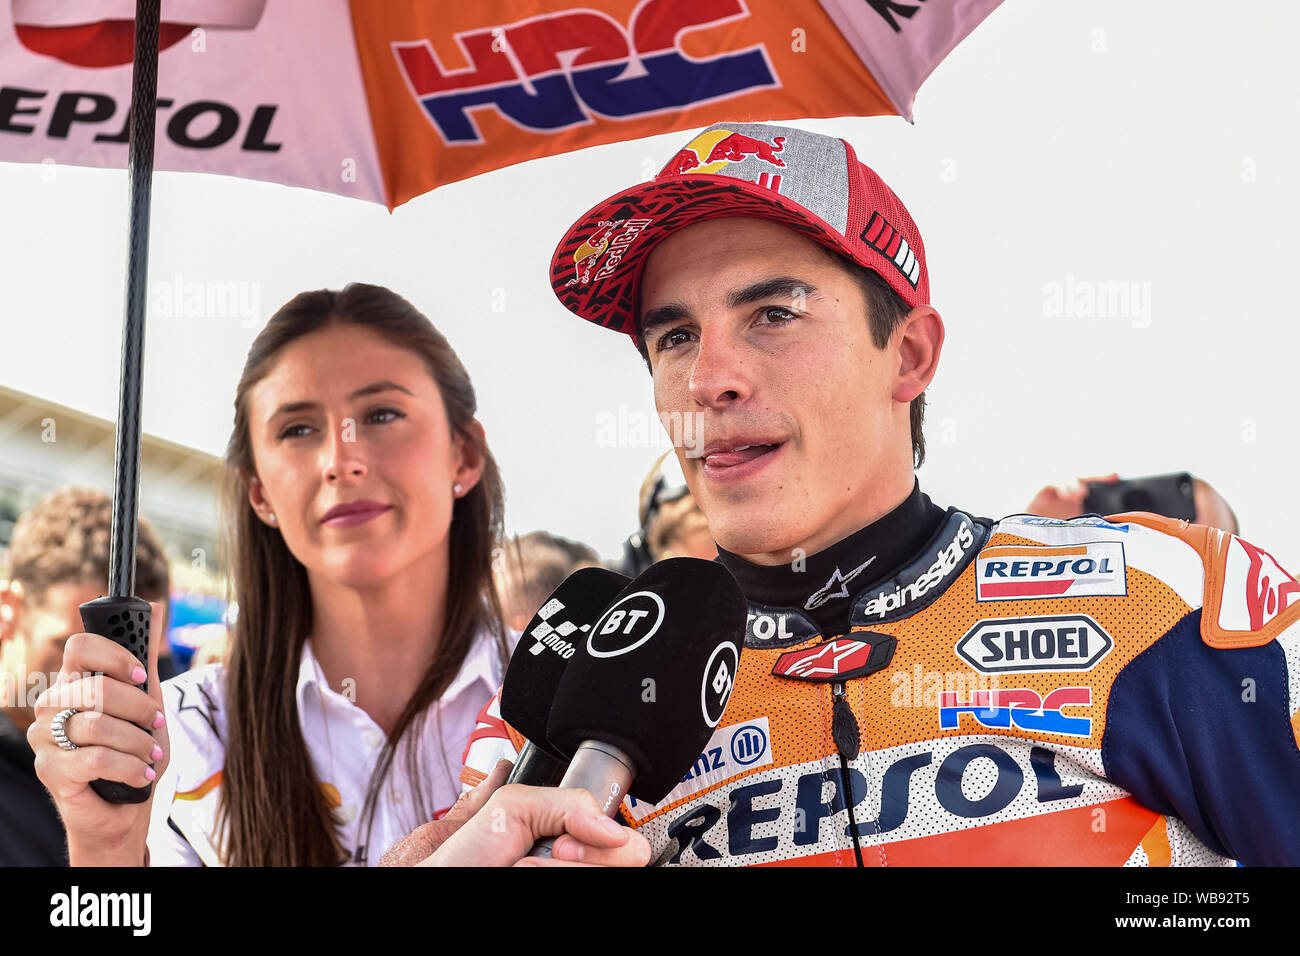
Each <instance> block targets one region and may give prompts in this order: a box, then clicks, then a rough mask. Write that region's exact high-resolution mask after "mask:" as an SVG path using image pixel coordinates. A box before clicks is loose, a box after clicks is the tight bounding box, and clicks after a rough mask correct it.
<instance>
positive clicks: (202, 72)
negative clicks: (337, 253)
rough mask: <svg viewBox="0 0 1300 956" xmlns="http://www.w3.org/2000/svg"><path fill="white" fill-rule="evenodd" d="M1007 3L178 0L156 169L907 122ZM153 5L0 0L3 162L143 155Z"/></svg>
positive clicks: (459, 166)
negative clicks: (137, 26) (940, 70)
mask: <svg viewBox="0 0 1300 956" xmlns="http://www.w3.org/2000/svg"><path fill="white" fill-rule="evenodd" d="M999 2H1000V0H927V2H925V3H923V4H922V3H919V2H893V0H867V2H864V0H585V2H584V3H582V4H578V3H577V2H576V0H531V2H521V0H475V2H474V3H459V2H452V0H385V2H384V3H373V2H371V3H366V2H358V0H351V2H349V0H277V2H275V3H268V2H267V0H225V2H214V0H164V2H163V3H162V15H161V24H160V27H159V47H160V53H159V62H158V88H159V98H158V132H157V146H156V158H155V167H156V168H158V169H165V170H180V171H195V172H211V173H223V174H227V175H234V176H240V177H244V178H249V179H260V180H266V181H270V182H277V183H283V184H286V185H291V186H304V187H307V188H310V189H319V190H324V191H326V192H333V193H338V194H341V195H346V196H353V197H356V198H360V199H365V200H369V201H372V202H378V203H383V204H385V205H386V206H388V207H389V208H390V209H391V208H394V207H396V206H398V205H400V204H402V203H404V202H406V201H408V200H410V199H412V198H414V197H415V196H418V195H421V194H422V193H425V192H428V191H429V190H431V189H434V188H435V187H437V186H440V185H443V184H445V183H450V182H455V181H457V180H461V179H465V178H467V177H469V176H474V175H477V174H478V173H483V172H487V171H489V170H492V169H497V168H500V167H502V166H508V165H511V164H513V163H518V162H522V161H525V160H528V159H534V158H537V157H540V156H550V155H554V154H556V153H561V152H566V151H569V150H575V149H581V148H583V147H586V146H593V145H597V144H601V143H610V142H616V141H621V140H627V139H636V138H639V137H643V136H649V135H652V134H656V133H664V132H669V131H672V130H678V129H691V128H695V127H701V126H707V125H709V124H711V123H714V122H717V121H718V120H720V119H744V118H760V119H765V120H778V119H782V118H795V117H803V118H816V117H830V116H869V115H880V114H898V115H901V116H903V117H905V118H907V119H909V120H910V119H911V117H912V102H913V99H914V97H915V95H916V92H917V89H918V88H919V87H920V85H921V83H922V82H923V81H924V80H925V78H926V77H927V76H929V75H930V73H931V72H932V71H933V70H934V68H935V66H937V65H938V63H939V62H940V61H941V60H942V59H943V58H944V56H946V55H947V54H948V53H949V52H950V51H951V50H952V49H953V47H954V46H956V44H957V43H958V42H960V41H961V39H962V38H963V37H965V36H966V35H967V34H968V33H969V32H970V31H971V30H972V29H974V27H975V26H976V25H977V24H978V23H979V22H980V21H981V20H983V19H984V17H986V16H987V15H988V14H989V12H991V11H992V10H993V9H994V8H995V7H996V6H997V5H998V3H999ZM134 16H135V4H134V2H133V0H63V2H60V3H57V4H51V3H48V2H46V0H11V2H9V3H4V4H0V77H3V85H0V160H9V161H18V162H49V161H53V162H56V163H62V164H70V165H83V166H104V167H122V166H125V165H126V154H127V148H126V143H127V113H128V106H129V103H130V100H131V51H132V35H133V24H132V20H133V18H134ZM650 172H652V171H650ZM647 175H649V173H647Z"/></svg>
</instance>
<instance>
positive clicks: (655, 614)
mask: <svg viewBox="0 0 1300 956" xmlns="http://www.w3.org/2000/svg"><path fill="white" fill-rule="evenodd" d="M663 622H664V602H663V598H661V597H659V595H657V594H655V593H654V592H653V591H635V592H633V593H632V594H629V595H628V596H627V597H625V598H623V599H622V600H621V601H619V602H617V603H616V604H614V605H613V606H611V607H609V608H607V609H606V611H605V613H604V614H602V615H601V616H600V617H599V618H597V620H596V623H595V624H593V625H592V626H591V630H590V631H588V632H587V650H588V652H589V653H590V654H591V656H592V657H618V656H619V655H621V654H626V653H628V652H629V651H634V650H636V649H637V648H638V647H640V646H641V645H642V644H644V643H645V642H646V641H648V640H650V638H652V637H654V635H655V632H656V631H658V630H659V626H660V625H661V624H663Z"/></svg>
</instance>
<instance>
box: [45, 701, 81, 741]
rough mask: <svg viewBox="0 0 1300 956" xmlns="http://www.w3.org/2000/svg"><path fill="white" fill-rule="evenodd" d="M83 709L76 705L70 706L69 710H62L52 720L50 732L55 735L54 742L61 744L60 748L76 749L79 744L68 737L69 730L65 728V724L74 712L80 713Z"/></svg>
mask: <svg viewBox="0 0 1300 956" xmlns="http://www.w3.org/2000/svg"><path fill="white" fill-rule="evenodd" d="M79 713H81V711H79V710H77V708H75V707H69V708H68V709H67V710H61V711H59V712H58V714H56V715H55V717H54V719H53V720H52V721H50V733H51V734H53V735H54V742H55V743H56V744H58V745H59V749H60V750H76V749H77V746H78V745H77V744H74V743H73V742H72V741H71V740H69V739H68V732H67V731H66V730H64V728H63V725H64V723H65V722H66V721H67V719H68V718H69V717H71V716H72V715H73V714H79Z"/></svg>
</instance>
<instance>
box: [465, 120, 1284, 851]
mask: <svg viewBox="0 0 1300 956" xmlns="http://www.w3.org/2000/svg"><path fill="white" fill-rule="evenodd" d="M723 147H726V148H723ZM719 157H721V158H719ZM551 276H552V283H553V286H554V288H555V291H556V294H557V295H558V296H559V297H560V299H561V301H562V302H563V303H564V304H565V305H566V306H567V307H568V308H569V309H570V310H572V311H574V312H575V313H576V314H578V315H579V316H581V317H583V318H587V319H590V320H592V321H596V322H599V323H601V324H603V325H606V326H609V327H612V328H614V329H617V330H619V331H622V332H625V333H627V334H629V335H631V336H632V338H633V340H634V341H635V342H636V344H637V346H638V348H639V349H640V350H641V352H642V355H643V356H645V357H646V360H647V362H648V364H649V366H650V369H651V373H652V376H653V379H654V390H655V400H656V405H657V407H658V409H659V411H660V413H661V416H663V417H664V419H665V422H666V423H676V422H685V421H690V422H692V423H693V424H694V425H695V427H696V429H697V430H696V431H695V432H694V433H693V436H692V440H690V441H683V440H682V437H683V436H682V435H677V436H674V438H675V444H676V445H677V454H678V456H679V459H680V460H681V463H682V467H683V472H684V474H685V476H686V478H687V482H688V484H689V485H690V488H691V492H692V494H693V495H694V496H695V498H696V500H697V501H698V502H699V504H700V506H701V508H702V509H703V511H704V513H705V515H706V516H707V517H708V519H709V525H710V529H711V531H712V533H713V535H714V537H715V539H716V540H717V542H718V545H719V548H720V554H719V560H721V561H722V562H723V563H724V564H725V565H726V566H727V567H728V568H729V569H730V570H731V571H732V572H733V573H734V575H735V576H736V578H737V580H738V581H739V582H740V584H741V586H742V588H743V589H744V591H745V594H746V596H747V597H748V598H749V601H750V615H749V623H748V632H747V634H746V639H745V645H746V650H745V653H744V655H742V660H741V666H740V671H739V674H738V675H737V679H736V683H735V686H734V690H733V691H732V695H731V699H730V702H729V704H728V706H727V710H726V714H725V716H724V718H723V721H722V723H721V724H720V725H719V727H718V729H717V731H716V733H715V734H714V735H713V738H712V739H711V740H710V741H709V744H708V745H707V746H706V748H705V750H704V752H703V753H702V754H701V755H700V757H699V759H698V760H697V761H696V764H695V766H694V767H692V769H691V770H690V771H689V772H688V773H687V775H686V777H685V778H684V779H683V780H682V782H681V783H680V784H679V785H678V786H677V788H676V789H675V790H674V791H673V792H672V793H670V794H669V796H668V797H667V798H666V799H665V800H664V801H662V802H661V803H659V804H657V805H654V806H648V805H645V804H642V803H637V802H636V801H634V800H629V801H628V802H627V803H625V804H624V806H623V808H622V811H621V812H622V815H623V818H624V820H625V821H626V822H627V823H628V824H629V825H631V826H633V827H636V828H637V829H638V830H639V831H640V832H641V833H642V834H644V835H645V836H646V837H647V838H648V839H649V841H650V843H651V847H652V857H651V858H652V861H653V862H655V863H657V864H662V865H743V864H824V865H832V866H849V865H859V866H863V865H865V866H886V865H899V864H1104V865H1121V864H1123V865H1170V864H1175V865H1177V864H1190V865H1207V864H1226V863H1230V862H1231V861H1233V860H1240V861H1242V862H1243V863H1246V864H1296V863H1300V812H1298V811H1300V745H1298V742H1297V741H1298V738H1300V714H1298V713H1297V710H1298V708H1300V584H1298V583H1297V582H1296V581H1295V580H1294V579H1293V578H1291V576H1290V575H1288V574H1287V573H1286V572H1285V571H1283V570H1282V569H1281V568H1280V567H1279V566H1278V564H1277V563H1276V561H1274V560H1273V558H1272V557H1271V556H1270V555H1269V554H1268V553H1267V552H1264V551H1262V550H1260V549H1258V548H1256V547H1254V546H1252V545H1250V544H1248V543H1246V542H1245V541H1243V540H1241V539H1240V538H1237V537H1235V536H1232V535H1229V534H1226V533H1224V532H1221V531H1218V530H1216V529H1212V528H1208V527H1204V526H1199V525H1189V524H1187V523H1186V522H1180V521H1171V520H1168V519H1163V518H1158V517H1156V516H1154V515H1148V514H1127V515H1118V516H1112V517H1110V518H1106V519H1103V518H1099V517H1084V518H1076V519H1073V520H1069V521H1063V520H1057V519H1049V518H1035V517H1029V516H1018V517H1013V518H1006V519H1004V520H1002V521H991V520H988V519H985V518H980V517H977V516H975V515H973V514H970V513H968V512H964V511H961V510H958V509H955V508H949V509H948V510H946V511H945V510H944V509H942V508H940V507H938V506H936V505H934V504H932V503H931V502H930V500H929V498H928V497H926V496H925V495H923V494H922V493H921V490H920V487H919V485H918V484H917V482H916V479H915V475H914V468H915V467H916V466H919V464H920V461H921V459H922V457H923V455H924V443H923V440H922V439H921V436H920V417H921V415H920V412H921V407H920V402H923V397H922V396H923V392H924V389H925V387H926V386H927V385H928V384H929V382H930V380H931V379H932V378H933V376H934V374H935V370H936V367H937V363H938V358H939V352H940V349H941V346H942V342H943V324H942V321H941V320H940V318H939V316H938V313H937V312H936V311H935V310H934V309H933V308H932V307H931V306H930V305H929V301H928V300H929V276H928V273H927V271H926V263H925V252H924V247H923V246H922V243H921V237H920V235H919V232H918V231H917V228H916V226H915V224H914V222H913V221H912V219H911V216H910V215H909V214H908V212H907V210H906V209H905V208H904V207H903V205H902V203H901V202H900V201H899V200H898V198H897V197H896V196H895V195H894V194H893V192H892V191H891V190H890V189H889V188H888V186H886V185H885V184H884V182H883V181H882V180H880V178H879V177H878V176H876V174H875V173H874V172H872V171H871V170H870V169H868V168H867V167H866V166H864V165H863V164H861V163H859V162H858V161H857V159H856V156H855V155H854V152H853V150H852V148H851V147H850V146H849V145H848V144H847V143H845V142H844V141H842V140H836V139H833V138H830V137H826V136H820V135H816V134H812V133H808V132H804V131H801V130H797V129H787V128H780V127H773V126H764V125H755V124H725V125H723V126H718V127H713V128H710V129H709V130H706V131H705V132H704V133H701V134H700V135H699V136H697V137H696V138H695V139H693V140H692V141H691V143H689V144H688V145H687V146H686V147H685V148H683V149H682V150H681V151H679V152H678V153H677V154H676V156H674V157H673V159H672V161H670V163H669V164H668V166H666V167H665V170H664V171H663V172H662V173H660V175H659V176H658V177H657V178H656V179H654V180H652V181H651V182H649V183H645V184H641V185H640V186H636V187H632V188H631V189H628V190H625V191H624V192H622V193H620V194H618V195H616V196H614V197H612V198H611V199H610V200H608V201H606V202H604V203H602V204H600V205H599V206H597V207H596V208H594V209H593V210H591V212H589V213H588V214H587V215H586V216H584V217H582V219H580V220H579V221H578V223H577V224H575V225H574V227H573V228H571V229H570V230H569V232H568V233H567V234H566V236H565V238H564V240H563V241H562V242H561V243H560V245H559V248H558V249H557V251H556V255H555V259H554V262H553V264H552V270H551ZM885 286H887V288H885ZM864 311H865V313H866V318H864V315H863V313H864ZM674 416H675V417H674ZM688 427H689V426H688ZM670 430H671V429H670ZM519 745H520V739H519V737H518V735H517V734H515V733H514V732H513V730H512V729H511V728H508V727H507V726H505V725H504V724H503V723H502V722H501V720H500V717H499V714H498V712H497V710H496V708H495V705H494V704H489V706H488V707H487V708H485V709H484V712H483V714H482V715H481V717H480V724H479V727H478V729H477V730H476V732H475V734H474V737H473V738H471V741H470V745H469V747H468V748H467V751H466V769H465V772H464V775H463V779H464V780H465V782H466V783H473V782H476V781H477V780H478V779H480V778H481V775H482V774H483V773H485V772H487V771H488V770H490V769H491V768H492V766H493V765H494V763H495V760H496V758H497V757H498V756H500V755H502V754H503V753H504V754H505V755H507V756H508V755H510V752H511V751H512V750H513V749H515V748H517V747H518V746H519Z"/></svg>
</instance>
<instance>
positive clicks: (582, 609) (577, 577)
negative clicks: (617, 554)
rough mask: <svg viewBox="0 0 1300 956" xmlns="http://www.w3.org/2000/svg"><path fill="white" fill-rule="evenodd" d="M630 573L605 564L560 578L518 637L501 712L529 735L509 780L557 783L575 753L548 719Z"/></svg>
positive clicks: (517, 728)
mask: <svg viewBox="0 0 1300 956" xmlns="http://www.w3.org/2000/svg"><path fill="white" fill-rule="evenodd" d="M628 581H629V579H628V578H627V577H626V576H625V575H622V574H618V573H617V572H615V571H608V570H606V569H605V568H579V569H578V570H577V571H574V572H573V573H572V574H570V575H569V576H568V577H567V578H565V579H564V581H563V582H561V584H560V586H559V587H558V588H556V589H555V590H554V591H553V592H552V593H551V596H550V597H549V598H547V599H546V602H545V603H544V604H543V605H542V606H541V607H540V608H538V610H537V613H536V614H534V615H533V618H532V620H531V621H529V622H528V627H527V628H525V629H524V632H523V634H521V635H520V637H519V643H518V644H517V645H516V646H515V652H514V654H513V655H511V658H510V666H509V667H508V668H507V669H506V676H505V680H504V681H503V682H502V684H501V718H502V719H503V720H504V721H506V723H508V724H510V726H512V727H514V728H515V730H517V731H519V733H521V734H523V735H524V737H526V738H527V739H528V743H527V744H525V745H524V748H523V750H521V751H520V753H519V757H518V759H516V760H515V766H514V769H513V770H511V771H510V777H509V779H508V780H507V781H506V782H507V783H523V784H529V785H531V786H537V787H553V786H555V785H556V784H557V783H559V781H560V778H561V777H563V776H564V769H565V767H566V766H567V765H568V763H569V756H570V754H567V753H563V752H561V751H559V750H557V749H556V748H555V747H553V746H552V745H551V744H550V743H549V742H548V741H547V739H546V719H547V717H548V715H549V714H550V711H551V701H552V700H554V699H555V688H556V687H557V686H559V683H560V678H561V677H562V676H563V675H564V672H565V669H566V668H567V667H568V665H569V661H570V660H571V659H572V658H573V657H574V656H575V655H576V654H577V653H578V652H579V647H580V646H581V644H582V641H583V639H584V638H585V637H586V632H587V630H588V629H589V628H590V627H591V623H592V622H593V621H594V620H596V618H598V617H599V616H600V614H601V612H602V611H604V610H605V608H606V607H608V606H609V603H610V602H611V601H612V600H614V598H615V597H617V596H618V594H619V592H620V591H622V589H623V588H624V587H625V586H626V585H627V583H628Z"/></svg>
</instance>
